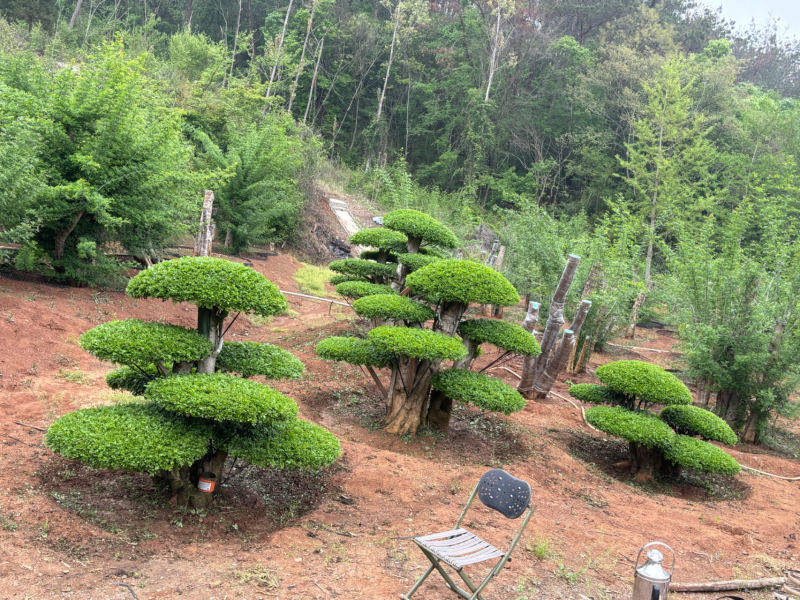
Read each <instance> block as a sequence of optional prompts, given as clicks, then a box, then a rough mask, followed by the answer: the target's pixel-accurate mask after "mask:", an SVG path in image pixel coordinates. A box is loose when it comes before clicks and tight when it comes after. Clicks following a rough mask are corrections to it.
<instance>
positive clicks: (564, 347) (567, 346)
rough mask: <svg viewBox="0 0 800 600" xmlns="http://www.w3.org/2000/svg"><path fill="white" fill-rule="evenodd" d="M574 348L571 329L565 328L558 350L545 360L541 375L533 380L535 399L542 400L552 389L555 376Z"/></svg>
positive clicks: (573, 336) (562, 367) (564, 364)
mask: <svg viewBox="0 0 800 600" xmlns="http://www.w3.org/2000/svg"><path fill="white" fill-rule="evenodd" d="M574 348H575V335H574V333H573V332H572V330H571V329H565V330H564V335H563V336H562V337H561V343H560V344H559V345H558V351H557V352H556V353H555V354H554V355H553V356H552V357H551V358H550V360H549V361H547V366H546V367H545V370H544V371H543V372H542V374H541V376H539V377H537V378H536V380H535V381H534V382H533V394H532V395H533V397H534V398H535V399H536V400H543V399H544V398H546V397H547V394H549V393H550V390H552V389H553V384H555V382H556V377H558V374H559V373H561V371H563V370H564V367H566V366H567V361H569V357H570V355H571V354H572V351H573V349H574ZM529 395H530V394H529Z"/></svg>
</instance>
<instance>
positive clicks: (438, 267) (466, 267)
mask: <svg viewBox="0 0 800 600" xmlns="http://www.w3.org/2000/svg"><path fill="white" fill-rule="evenodd" d="M406 285H407V286H409V287H410V288H411V290H412V291H413V292H414V293H416V294H423V295H425V296H426V297H427V298H428V299H429V300H431V301H432V302H437V303H444V302H458V303H460V304H469V303H470V302H476V303H478V304H499V305H502V306H511V305H514V304H516V303H517V302H519V295H518V294H517V290H515V289H514V286H513V285H511V284H510V283H509V282H508V279H506V278H505V277H503V276H502V275H501V274H500V273H498V272H497V271H495V270H494V269H492V268H491V267H487V266H486V265H482V264H481V263H476V262H473V261H470V260H461V259H457V258H450V259H445V260H440V261H437V262H435V263H433V264H430V265H428V266H427V267H422V268H421V269H419V270H417V271H414V272H413V273H410V274H409V275H408V277H406Z"/></svg>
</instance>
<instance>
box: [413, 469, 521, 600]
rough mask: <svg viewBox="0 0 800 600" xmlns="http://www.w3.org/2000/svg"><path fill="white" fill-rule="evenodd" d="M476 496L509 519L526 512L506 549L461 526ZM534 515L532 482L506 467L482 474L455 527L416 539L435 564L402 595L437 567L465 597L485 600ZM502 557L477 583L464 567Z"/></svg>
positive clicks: (417, 585)
mask: <svg viewBox="0 0 800 600" xmlns="http://www.w3.org/2000/svg"><path fill="white" fill-rule="evenodd" d="M475 496H477V497H478V499H479V500H480V501H481V502H483V504H485V505H486V506H487V507H489V508H492V509H494V510H496V511H497V512H499V513H500V514H502V515H503V516H505V517H507V518H509V519H517V518H519V517H520V516H522V514H523V513H525V518H523V519H522V525H521V526H520V528H519V530H518V531H517V533H516V534H514V537H513V539H512V540H511V545H510V546H509V548H508V550H506V551H505V552H503V551H502V550H498V549H497V548H495V547H494V546H492V545H491V544H490V543H489V542H487V541H485V540H483V539H481V538H480V537H478V536H477V535H475V534H474V533H472V532H471V531H468V530H467V529H464V528H462V527H461V523H462V522H463V521H464V517H465V516H466V514H467V511H468V510H469V507H470V506H471V505H472V501H473V500H475ZM532 515H533V505H532V504H531V486H530V485H528V484H527V483H526V482H524V481H522V480H521V479H517V478H516V477H513V476H511V475H509V474H508V473H506V472H505V471H503V470H502V469H492V470H491V471H487V472H486V473H485V474H484V475H483V477H481V479H480V481H479V482H478V485H476V486H475V489H474V490H472V493H471V494H470V496H469V500H467V505H466V506H465V507H464V510H463V511H461V516H460V517H458V521H456V524H455V527H453V529H451V530H450V531H443V532H441V533H434V534H431V535H423V536H417V537H415V538H414V543H415V544H417V546H419V548H420V550H422V552H423V554H425V556H427V557H428V560H430V561H431V566H430V567H428V569H427V570H426V571H425V573H423V574H422V577H420V578H419V579H418V580H417V582H416V583H415V584H414V586H413V587H412V588H411V589H410V590H409V591H408V593H407V594H403V595H401V596H400V597H401V598H403V599H404V600H408V599H409V598H411V596H412V595H413V594H414V592H416V591H417V590H418V589H419V587H420V586H421V585H422V583H423V582H424V581H425V580H426V579H427V578H428V575H430V574H431V573H432V572H433V570H434V569H436V570H437V571H438V572H439V574H440V575H441V576H442V577H443V578H444V580H445V582H446V583H447V586H448V587H449V588H450V589H451V590H453V591H454V592H456V593H457V594H458V595H459V596H461V597H462V598H466V599H467V600H484V598H483V596H481V592H482V591H483V588H485V587H486V586H487V585H488V584H489V582H490V581H491V580H492V578H493V577H494V576H495V575H497V574H498V573H499V572H500V570H501V569H502V568H503V565H505V563H506V561H508V560H510V558H509V557H510V556H511V553H512V552H513V551H514V548H515V547H516V545H517V543H518V542H519V539H520V537H522V532H523V531H525V527H526V526H527V525H528V521H529V520H530V518H531V516H532ZM494 558H496V559H498V560H497V562H496V563H495V565H494V567H492V570H491V571H489V574H488V575H487V576H486V577H485V578H484V580H483V581H482V582H481V583H480V584H478V585H475V584H474V583H473V581H472V580H471V579H470V577H469V576H468V575H467V574H466V573H465V572H464V567H465V566H467V565H472V564H476V563H480V562H484V561H487V560H491V559H494ZM442 563H444V564H446V565H448V566H450V567H452V568H453V569H455V571H456V573H458V575H459V576H460V577H461V579H462V580H463V581H464V583H465V584H466V586H467V588H469V591H467V590H465V589H464V588H462V587H460V586H458V585H457V584H456V582H455V581H453V578H452V577H450V575H449V574H448V573H447V571H445V570H444V568H443V567H442Z"/></svg>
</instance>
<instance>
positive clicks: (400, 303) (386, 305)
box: [353, 294, 435, 323]
mask: <svg viewBox="0 0 800 600" xmlns="http://www.w3.org/2000/svg"><path fill="white" fill-rule="evenodd" d="M353 310H354V311H355V312H356V314H358V315H361V316H362V317H365V318H367V319H391V320H398V321H405V322H406V323H424V322H425V321H430V320H431V319H433V317H434V316H435V313H434V312H433V311H432V310H431V309H430V308H428V307H427V306H425V305H424V304H423V303H422V302H417V301H416V300H412V299H410V298H406V297H405V296H400V295H398V294H375V295H373V296H365V297H363V298H359V299H358V300H356V301H355V302H353Z"/></svg>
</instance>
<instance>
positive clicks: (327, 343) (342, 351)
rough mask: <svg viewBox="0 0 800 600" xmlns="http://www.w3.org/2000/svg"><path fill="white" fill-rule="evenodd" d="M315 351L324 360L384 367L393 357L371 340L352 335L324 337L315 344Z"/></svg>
mask: <svg viewBox="0 0 800 600" xmlns="http://www.w3.org/2000/svg"><path fill="white" fill-rule="evenodd" d="M315 351H316V353H317V354H318V355H320V356H321V357H322V358H324V359H326V360H337V361H340V362H346V363H350V364H351V365H364V366H368V367H385V366H386V365H388V364H389V363H390V362H392V358H393V357H392V355H391V354H390V353H388V352H383V351H381V350H378V348H377V347H376V346H375V344H373V343H372V341H371V340H365V339H362V338H354V337H341V336H332V337H329V338H325V339H324V340H322V341H321V342H320V343H319V344H317V347H316V348H315Z"/></svg>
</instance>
